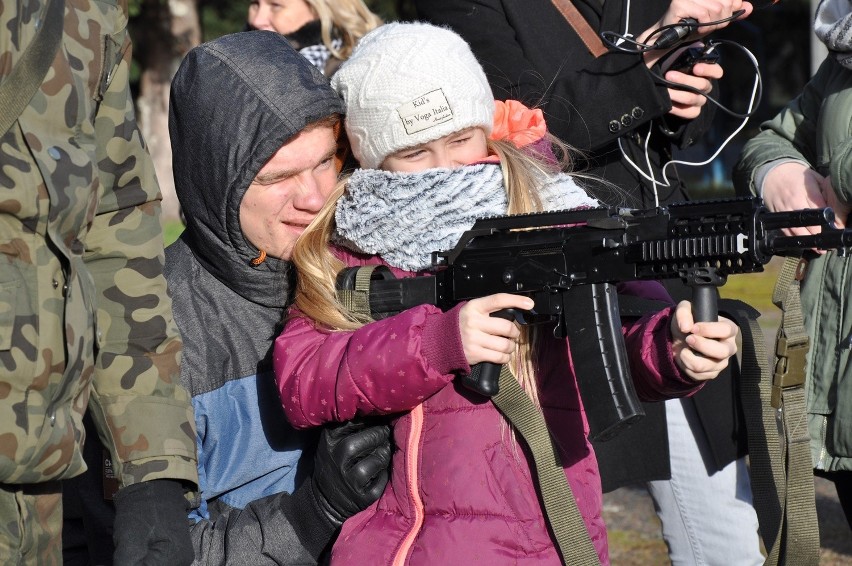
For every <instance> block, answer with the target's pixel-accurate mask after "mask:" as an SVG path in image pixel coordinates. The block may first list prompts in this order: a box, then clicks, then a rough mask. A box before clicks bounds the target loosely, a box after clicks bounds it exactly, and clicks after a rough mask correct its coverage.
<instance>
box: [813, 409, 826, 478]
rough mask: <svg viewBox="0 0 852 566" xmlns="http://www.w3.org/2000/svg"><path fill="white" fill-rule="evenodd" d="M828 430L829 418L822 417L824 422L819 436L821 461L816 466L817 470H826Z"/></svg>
mask: <svg viewBox="0 0 852 566" xmlns="http://www.w3.org/2000/svg"><path fill="white" fill-rule="evenodd" d="M827 428H828V417H826V416H825V415H822V422H821V423H820V426H819V436H820V447H819V460H818V461H817V464H816V466H815V467H816V469H818V470H824V469H825V457H826V455H827V454H828V449H827V448H826V446H825V437H826V433H827V430H826V429H827Z"/></svg>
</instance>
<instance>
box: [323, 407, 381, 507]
mask: <svg viewBox="0 0 852 566" xmlns="http://www.w3.org/2000/svg"><path fill="white" fill-rule="evenodd" d="M390 459H391V444H390V427H389V426H387V425H375V426H370V425H367V424H365V423H364V422H355V421H350V422H347V423H343V424H340V425H329V426H326V428H325V429H323V431H322V435H320V440H319V445H318V446H317V453H316V456H315V457H314V477H313V490H314V495H315V497H316V499H317V502H318V503H319V505H320V508H321V509H322V511H323V512H324V513H325V514H326V515H327V517H328V518H329V519H330V520H331V521H332V522H334V523H336V524H342V523H343V521H344V520H346V519H347V518H349V517H351V516H352V515H354V514H355V513H357V512H359V511H361V510H362V509H365V508H367V507H368V506H369V505H370V504H371V503H373V502H374V501H375V500H376V499H378V498H379V496H380V495H381V494H382V492H383V491H384V490H385V485H387V483H388V465H389V464H390Z"/></svg>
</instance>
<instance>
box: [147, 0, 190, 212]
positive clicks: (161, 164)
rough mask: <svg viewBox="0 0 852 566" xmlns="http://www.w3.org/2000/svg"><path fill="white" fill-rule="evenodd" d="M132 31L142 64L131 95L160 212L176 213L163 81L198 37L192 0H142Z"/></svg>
mask: <svg viewBox="0 0 852 566" xmlns="http://www.w3.org/2000/svg"><path fill="white" fill-rule="evenodd" d="M133 32H134V33H133V50H134V52H135V53H136V54H137V55H138V61H139V63H140V66H141V67H142V74H141V77H140V80H139V96H138V98H137V100H136V105H137V108H138V111H139V116H138V120H139V126H140V128H141V130H142V135H143V136H144V138H145V141H146V142H147V143H148V148H149V151H150V152H151V157H152V158H153V160H154V168H155V169H156V171H157V179H158V180H159V182H160V189H161V190H162V192H163V217H164V218H165V219H177V218H179V215H180V206H179V204H178V201H177V196H176V195H175V184H174V178H173V176H172V147H171V143H170V142H169V87H170V85H171V81H172V77H174V75H175V72H176V71H177V69H178V66H179V65H180V62H181V61H182V60H183V57H184V56H185V55H186V54H187V52H189V50H190V49H192V48H193V47H195V46H196V45H198V44H199V43H200V41H201V26H200V23H199V18H198V5H197V0H167V1H166V0H142V2H141V11H140V13H139V16H138V17H137V18H135V22H134V29H133Z"/></svg>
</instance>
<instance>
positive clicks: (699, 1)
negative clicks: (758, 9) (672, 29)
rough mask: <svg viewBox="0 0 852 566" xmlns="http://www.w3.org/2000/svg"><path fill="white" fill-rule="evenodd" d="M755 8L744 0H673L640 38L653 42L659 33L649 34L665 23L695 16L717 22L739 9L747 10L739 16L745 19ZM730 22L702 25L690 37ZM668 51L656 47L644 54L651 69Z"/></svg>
mask: <svg viewBox="0 0 852 566" xmlns="http://www.w3.org/2000/svg"><path fill="white" fill-rule="evenodd" d="M753 9H754V8H753V7H752V5H751V2H743V1H742V0H672V2H671V3H670V4H669V9H668V10H666V12H665V13H664V14H663V16H662V17H661V18H660V19H659V20H658V21H657V23H656V24H654V25H653V26H651V27H650V28H648V29H647V30H645V31H644V32H642V33H641V34H639V37H638V40H639V41H640V42H643V43H645V42H646V41H650V42H652V43H653V41H654V40H655V38H656V37H657V36H658V35H659V34H657V35H655V36H653V37H651V38H650V39H649V38H648V36H650V35H651V33H653V32H654V30H656V29H658V28H660V27H662V26H665V25H669V24H677V23H678V22H680V21H681V20H683V19H685V18H693V19H695V20H697V21H698V22H699V23H707V22H715V21H717V20H723V19H725V18H730V17H731V15H733V13H734V12H736V11H738V10H745V12H744V13H743V15H742V16H740V17H739V19H744V18H747V17H748V16H749V15H750V14H751V12H752V10H753ZM729 23H730V22H726V23H723V24H717V25H713V26H702V27H700V28H698V31H696V32H695V33H694V34H692V35H691V36H690V37H691V38H692V39H693V40H694V39H699V38H702V37H704V36H706V35H707V34H709V33H711V32H713V31H715V30H717V29H721V28H724V27H725V26H727V25H728V24H729ZM666 53H667V50H665V49H654V50H651V51H648V52H647V53H645V54H644V58H645V64H646V65H648V68H649V69H650V68H651V67H653V66H654V64H655V63H656V62H657V60H658V59H660V57H662V56H663V55H665V54H666Z"/></svg>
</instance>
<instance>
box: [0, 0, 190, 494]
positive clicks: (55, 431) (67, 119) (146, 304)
mask: <svg viewBox="0 0 852 566" xmlns="http://www.w3.org/2000/svg"><path fill="white" fill-rule="evenodd" d="M44 4H45V2H44V0H18V1H16V2H3V8H2V10H0V30H2V31H0V81H2V79H3V77H6V76H8V75H9V73H10V72H11V70H12V68H13V67H14V65H15V64H16V62H17V61H18V60H19V59H20V56H21V53H22V52H23V50H24V49H25V48H26V47H27V45H28V44H29V43H30V42H31V40H32V38H33V35H34V33H35V31H36V29H37V28H38V26H40V25H41V21H42V20H41V18H42V17H43V16H44V14H43V12H44ZM126 27H127V7H126V2H124V1H119V2H116V1H115V0H113V1H104V0H66V2H65V18H64V34H63V37H62V41H61V45H60V47H59V52H58V53H57V55H56V57H55V59H54V61H53V64H52V67H51V69H50V70H49V71H48V73H47V75H46V77H45V79H44V81H43V83H42V85H41V87H40V90H39V91H38V92H37V93H36V94H35V96H34V97H33V98H32V100H31V101H30V103H29V106H28V107H27V108H26V109H25V110H24V112H23V113H22V114H21V115H20V117H19V118H18V121H17V122H16V123H15V124H13V125H12V127H11V129H10V130H9V131H8V132H6V133H5V134H4V135H3V137H2V138H0V252H2V253H0V483H11V484H20V483H34V482H42V481H46V480H51V479H62V478H68V477H72V476H75V475H77V474H80V473H82V472H83V471H84V470H85V464H84V463H83V459H82V455H81V451H80V447H81V445H82V443H83V441H84V432H83V425H82V416H83V413H84V411H86V408H87V405H88V407H89V410H90V411H91V412H92V415H93V417H94V420H95V422H96V423H97V426H98V430H99V433H100V436H101V440H102V441H103V442H104V445H105V446H106V447H108V448H109V450H110V452H111V454H112V458H113V463H114V466H115V469H116V473H117V474H118V477H119V480H120V482H121V485H122V486H124V485H128V484H131V483H136V482H140V481H145V480H151V479H157V478H174V479H181V480H186V481H189V482H192V483H197V470H196V453H195V429H194V419H193V415H192V409H191V405H190V402H189V397H188V395H187V393H186V391H185V390H184V389H183V388H182V387H181V386H180V385H179V383H178V377H179V371H178V364H179V362H180V354H181V348H182V343H181V341H180V337H179V335H178V331H177V327H176V325H175V323H174V320H173V319H172V311H171V300H170V298H169V295H168V293H167V290H166V281H165V279H164V277H163V273H162V271H163V257H164V256H163V240H162V227H161V219H160V199H161V196H160V193H159V187H158V185H157V181H156V178H155V175H154V170H153V165H152V163H151V159H150V156H149V155H148V152H147V149H146V147H145V145H144V142H143V140H142V138H141V136H140V133H139V130H138V128H137V126H136V122H135V117H134V109H133V102H132V99H131V95H130V92H129V87H128V70H129V67H130V41H129V37H128V34H127V29H126Z"/></svg>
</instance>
